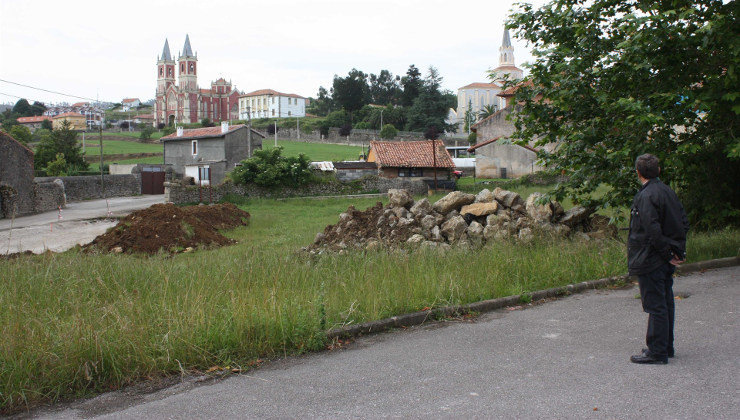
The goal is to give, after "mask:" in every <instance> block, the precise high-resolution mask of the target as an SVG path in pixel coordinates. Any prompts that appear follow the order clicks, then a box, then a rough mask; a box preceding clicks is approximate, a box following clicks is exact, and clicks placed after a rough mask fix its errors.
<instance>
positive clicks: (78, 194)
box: [35, 173, 141, 201]
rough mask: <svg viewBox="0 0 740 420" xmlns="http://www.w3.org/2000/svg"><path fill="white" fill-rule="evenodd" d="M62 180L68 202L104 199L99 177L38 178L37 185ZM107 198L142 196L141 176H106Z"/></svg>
mask: <svg viewBox="0 0 740 420" xmlns="http://www.w3.org/2000/svg"><path fill="white" fill-rule="evenodd" d="M56 179H60V180H61V181H62V182H63V183H64V193H65V194H66V196H67V201H82V200H90V199H94V198H102V197H103V194H102V192H101V189H100V176H99V175H86V176H62V177H40V178H36V179H35V181H36V183H37V184H40V183H47V182H53V181H54V180H56ZM103 182H104V186H105V196H106V197H126V196H131V195H140V194H141V174H138V173H137V174H128V175H104V176H103Z"/></svg>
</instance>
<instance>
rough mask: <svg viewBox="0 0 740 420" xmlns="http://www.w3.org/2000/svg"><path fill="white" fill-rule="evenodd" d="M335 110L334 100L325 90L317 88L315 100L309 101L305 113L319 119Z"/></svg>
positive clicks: (320, 87)
mask: <svg viewBox="0 0 740 420" xmlns="http://www.w3.org/2000/svg"><path fill="white" fill-rule="evenodd" d="M335 109H336V104H335V103H334V99H332V97H331V95H330V94H329V92H328V91H327V90H326V88H324V87H323V86H319V92H318V94H317V95H316V99H313V100H311V102H310V105H309V106H308V109H307V111H308V112H309V113H311V114H314V115H317V116H319V117H325V116H327V115H329V113H330V112H332V111H334V110H335Z"/></svg>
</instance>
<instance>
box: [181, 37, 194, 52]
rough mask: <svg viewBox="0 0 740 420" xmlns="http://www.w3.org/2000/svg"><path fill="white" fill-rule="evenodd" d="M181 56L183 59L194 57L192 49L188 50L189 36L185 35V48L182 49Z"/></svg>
mask: <svg viewBox="0 0 740 420" xmlns="http://www.w3.org/2000/svg"><path fill="white" fill-rule="evenodd" d="M182 55H184V56H185V57H195V55H194V54H193V49H192V48H190V35H187V34H185V46H183V47H182Z"/></svg>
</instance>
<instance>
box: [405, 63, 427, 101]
mask: <svg viewBox="0 0 740 420" xmlns="http://www.w3.org/2000/svg"><path fill="white" fill-rule="evenodd" d="M401 87H402V88H403V91H402V92H401V105H402V106H405V107H410V106H412V105H413V104H414V101H416V98H417V97H419V94H420V93H421V91H422V88H423V87H424V81H423V80H422V78H421V72H420V71H419V69H418V68H416V66H414V65H413V64H412V65H410V66H409V69H408V70H407V71H406V76H404V77H402V78H401Z"/></svg>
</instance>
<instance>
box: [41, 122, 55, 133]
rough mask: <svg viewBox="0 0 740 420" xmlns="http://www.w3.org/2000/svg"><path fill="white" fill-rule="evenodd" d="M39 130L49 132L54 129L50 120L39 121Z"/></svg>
mask: <svg viewBox="0 0 740 420" xmlns="http://www.w3.org/2000/svg"><path fill="white" fill-rule="evenodd" d="M41 128H43V129H44V130H49V131H51V130H53V129H54V125H53V124H52V123H51V120H43V121H41Z"/></svg>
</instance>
